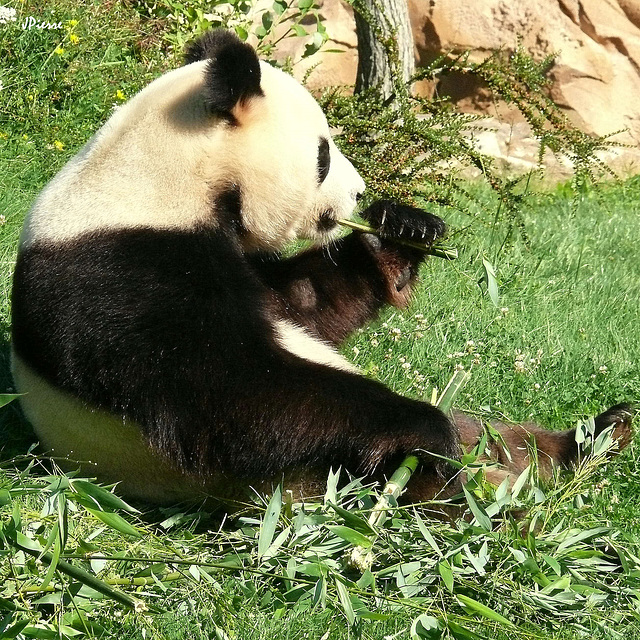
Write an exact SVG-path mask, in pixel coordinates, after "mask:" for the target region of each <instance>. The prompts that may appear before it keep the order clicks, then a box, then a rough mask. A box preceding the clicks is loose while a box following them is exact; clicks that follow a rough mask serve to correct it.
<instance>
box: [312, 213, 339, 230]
mask: <svg viewBox="0 0 640 640" xmlns="http://www.w3.org/2000/svg"><path fill="white" fill-rule="evenodd" d="M337 224H338V222H337V220H336V213H335V211H334V210H333V209H326V210H325V211H323V212H322V213H321V214H320V216H319V217H318V222H317V223H316V226H317V227H318V231H322V232H327V231H331V229H333V228H334V227H335V226H336V225H337Z"/></svg>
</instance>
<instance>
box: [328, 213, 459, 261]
mask: <svg viewBox="0 0 640 640" xmlns="http://www.w3.org/2000/svg"><path fill="white" fill-rule="evenodd" d="M338 224H340V225H342V226H343V227H348V228H349V229H354V230H356V231H363V232H364V233H373V234H375V235H380V230H379V229H376V228H375V227H370V226H369V225H367V224H362V223H360V222H353V220H345V219H344V218H338ZM388 239H389V240H391V241H392V242H395V243H396V244H401V245H403V246H405V247H411V248H412V249H418V250H419V251H423V252H424V253H426V254H427V255H430V256H436V257H437V258H443V259H444V260H455V259H456V258H457V257H458V250H457V249H456V248H454V247H447V246H445V245H441V244H434V245H427V244H423V243H421V242H413V241H412V240H401V239H400V238H388Z"/></svg>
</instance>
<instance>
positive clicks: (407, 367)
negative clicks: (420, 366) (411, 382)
mask: <svg viewBox="0 0 640 640" xmlns="http://www.w3.org/2000/svg"><path fill="white" fill-rule="evenodd" d="M402 368H403V369H411V363H410V362H403V363H402Z"/></svg>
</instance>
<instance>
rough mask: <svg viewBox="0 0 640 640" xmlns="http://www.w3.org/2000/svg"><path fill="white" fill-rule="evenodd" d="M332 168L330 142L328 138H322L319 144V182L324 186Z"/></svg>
mask: <svg viewBox="0 0 640 640" xmlns="http://www.w3.org/2000/svg"><path fill="white" fill-rule="evenodd" d="M330 166H331V154H330V153H329V141H328V140H327V139H326V138H320V142H319V143H318V180H319V181H320V184H322V183H323V182H324V181H325V178H326V177H327V176H328V175H329V167H330Z"/></svg>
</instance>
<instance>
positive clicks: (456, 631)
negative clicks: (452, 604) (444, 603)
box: [447, 619, 486, 640]
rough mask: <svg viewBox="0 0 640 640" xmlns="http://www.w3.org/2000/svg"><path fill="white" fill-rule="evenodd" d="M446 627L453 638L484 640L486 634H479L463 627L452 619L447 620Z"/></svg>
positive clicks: (456, 639)
mask: <svg viewBox="0 0 640 640" xmlns="http://www.w3.org/2000/svg"><path fill="white" fill-rule="evenodd" d="M447 627H448V629H449V632H450V633H451V635H452V636H453V637H454V638H455V640H484V639H485V638H486V636H479V635H478V634H477V633H475V632H473V631H471V629H467V627H463V626H462V625H461V624H458V623H457V622H454V621H453V620H451V619H449V620H447Z"/></svg>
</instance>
